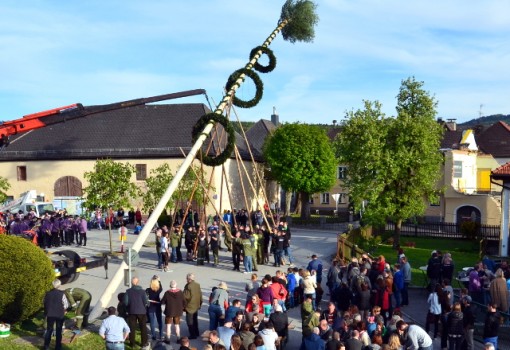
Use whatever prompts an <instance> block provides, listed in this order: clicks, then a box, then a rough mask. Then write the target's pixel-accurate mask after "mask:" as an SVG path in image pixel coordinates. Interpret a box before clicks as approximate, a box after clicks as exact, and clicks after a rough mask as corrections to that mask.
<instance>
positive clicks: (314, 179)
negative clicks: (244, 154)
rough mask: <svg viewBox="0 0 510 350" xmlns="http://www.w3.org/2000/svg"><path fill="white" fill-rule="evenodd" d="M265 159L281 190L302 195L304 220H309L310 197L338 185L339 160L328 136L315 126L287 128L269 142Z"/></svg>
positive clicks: (266, 145) (268, 140)
mask: <svg viewBox="0 0 510 350" xmlns="http://www.w3.org/2000/svg"><path fill="white" fill-rule="evenodd" d="M264 157H265V159H266V161H267V164H268V166H269V167H270V168H271V174H272V176H273V177H274V178H275V179H276V180H277V181H278V182H280V184H281V185H282V187H283V188H284V189H285V190H287V191H292V192H299V194H300V199H301V205H302V207H301V208H302V210H301V217H303V218H308V217H309V216H310V204H309V198H310V194H313V193H317V192H324V191H328V190H329V189H330V188H331V187H332V186H333V185H334V183H335V174H336V168H337V160H336V158H335V154H334V152H333V148H332V145H331V142H330V140H329V138H328V136H327V135H326V133H325V132H324V131H323V130H321V129H320V128H318V127H316V126H313V125H307V124H299V123H293V124H284V125H283V126H281V127H279V128H278V129H276V130H275V132H274V133H273V135H271V136H270V137H269V138H268V139H267V140H266V143H265V144H264Z"/></svg>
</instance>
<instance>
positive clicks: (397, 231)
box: [393, 219, 402, 248]
mask: <svg viewBox="0 0 510 350" xmlns="http://www.w3.org/2000/svg"><path fill="white" fill-rule="evenodd" d="M401 231H402V219H398V220H397V221H396V222H395V233H394V235H393V248H396V247H397V246H399V245H400V232H401Z"/></svg>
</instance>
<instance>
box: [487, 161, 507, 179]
mask: <svg viewBox="0 0 510 350" xmlns="http://www.w3.org/2000/svg"><path fill="white" fill-rule="evenodd" d="M491 176H492V177H493V178H495V179H503V178H504V179H510V162H508V163H506V164H503V165H502V166H500V167H499V168H496V169H494V170H493V171H491Z"/></svg>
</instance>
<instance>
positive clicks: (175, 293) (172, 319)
mask: <svg viewBox="0 0 510 350" xmlns="http://www.w3.org/2000/svg"><path fill="white" fill-rule="evenodd" d="M161 305H164V306H165V324H166V338H165V340H166V341H167V342H168V341H170V337H171V336H172V323H173V325H174V327H175V336H176V337H177V343H178V342H179V341H180V339H181V327H180V322H181V316H182V313H183V312H184V309H185V308H186V301H185V300H184V293H183V292H182V291H181V290H180V289H178V288H177V282H176V281H175V280H172V281H170V289H169V290H167V291H166V292H165V294H164V295H163V298H162V299H161Z"/></svg>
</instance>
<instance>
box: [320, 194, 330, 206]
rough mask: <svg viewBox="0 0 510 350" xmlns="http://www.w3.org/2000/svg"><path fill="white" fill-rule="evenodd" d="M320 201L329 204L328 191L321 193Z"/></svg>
mask: <svg viewBox="0 0 510 350" xmlns="http://www.w3.org/2000/svg"><path fill="white" fill-rule="evenodd" d="M321 203H322V204H329V193H328V192H325V193H323V194H322V195H321Z"/></svg>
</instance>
